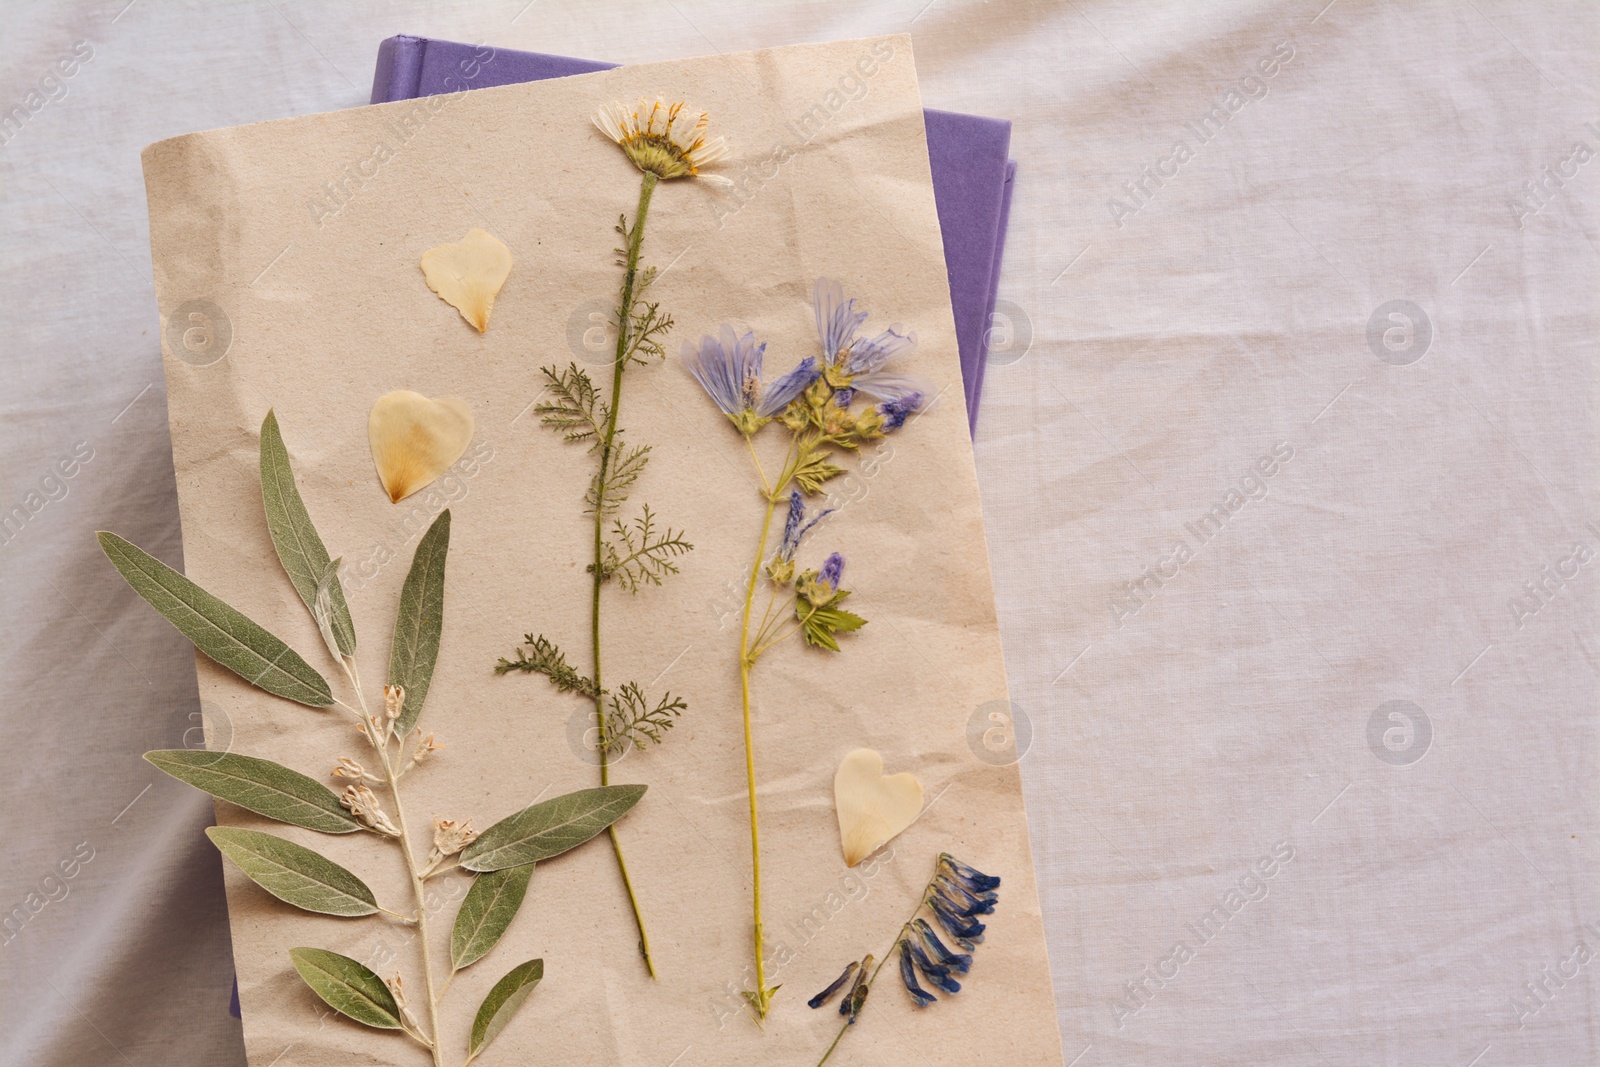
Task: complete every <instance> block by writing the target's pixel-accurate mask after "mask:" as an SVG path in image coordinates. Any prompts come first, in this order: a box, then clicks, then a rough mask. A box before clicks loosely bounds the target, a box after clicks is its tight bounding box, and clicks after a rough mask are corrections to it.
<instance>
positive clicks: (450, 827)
mask: <svg viewBox="0 0 1600 1067" xmlns="http://www.w3.org/2000/svg"><path fill="white" fill-rule="evenodd" d="M477 839H478V831H476V830H474V829H473V828H472V820H471V819H463V820H462V821H461V822H456V821H455V820H454V819H435V820H433V850H434V851H435V852H437V853H438V854H439V855H440V856H454V855H455V854H456V853H457V852H460V851H461V850H462V849H464V848H466V847H467V846H468V845H470V844H472V842H474V841H476V840H477Z"/></svg>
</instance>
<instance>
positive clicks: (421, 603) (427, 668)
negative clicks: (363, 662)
mask: <svg viewBox="0 0 1600 1067" xmlns="http://www.w3.org/2000/svg"><path fill="white" fill-rule="evenodd" d="M449 552H450V509H449V508H446V509H445V510H443V511H441V512H440V513H439V517H438V518H437V519H434V520H433V525H432V526H430V527H428V532H427V533H425V534H423V535H422V540H421V541H419V542H417V554H416V555H415V556H414V557H412V560H411V570H410V571H409V572H408V573H407V574H406V582H405V585H404V586H402V587H401V589H400V615H399V617H398V618H396V619H395V623H394V643H393V644H392V645H391V646H390V648H389V684H390V685H399V686H404V687H405V691H406V704H405V707H404V708H403V709H401V711H400V718H399V719H398V720H396V722H395V727H394V732H395V733H396V734H397V735H399V736H400V737H404V736H405V735H406V734H408V733H410V732H411V729H412V727H414V726H416V725H417V717H418V716H420V715H421V714H422V702H423V701H424V700H426V699H427V698H428V686H430V685H432V684H433V665H434V662H435V661H436V660H438V658H439V631H440V629H441V628H442V627H443V626H444V561H445V556H447V555H448V554H449Z"/></svg>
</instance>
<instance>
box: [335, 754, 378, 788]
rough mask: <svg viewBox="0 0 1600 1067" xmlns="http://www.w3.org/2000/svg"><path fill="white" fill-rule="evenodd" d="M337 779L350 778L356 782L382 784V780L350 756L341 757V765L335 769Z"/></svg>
mask: <svg viewBox="0 0 1600 1067" xmlns="http://www.w3.org/2000/svg"><path fill="white" fill-rule="evenodd" d="M333 776H334V777H335V778H348V779H350V780H351V781H354V782H381V781H383V779H382V778H380V777H378V776H377V775H376V774H373V773H372V772H371V771H369V770H367V769H366V768H365V767H363V766H362V765H361V764H360V763H358V762H357V761H355V760H353V759H351V758H350V757H349V756H340V757H339V765H338V766H337V767H335V768H334V769H333Z"/></svg>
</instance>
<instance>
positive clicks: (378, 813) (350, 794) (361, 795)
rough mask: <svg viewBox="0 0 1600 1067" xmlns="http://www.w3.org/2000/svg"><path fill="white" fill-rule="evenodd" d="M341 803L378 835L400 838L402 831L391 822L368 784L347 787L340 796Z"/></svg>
mask: <svg viewBox="0 0 1600 1067" xmlns="http://www.w3.org/2000/svg"><path fill="white" fill-rule="evenodd" d="M339 803H340V804H342V805H344V807H345V808H347V809H348V810H349V812H350V814H351V815H354V816H355V817H356V818H357V819H360V820H361V821H362V822H363V823H364V824H366V825H367V826H369V827H371V828H372V829H374V830H376V831H378V833H380V834H388V835H389V836H390V837H399V836H400V831H399V830H397V829H396V828H395V825H394V823H392V822H390V821H389V816H388V815H387V814H386V813H385V812H384V810H383V805H382V804H380V803H379V802H378V797H377V795H376V794H375V793H373V791H372V790H371V789H368V788H367V786H366V783H364V782H363V783H361V784H359V785H352V786H346V787H345V791H344V792H343V793H342V794H340V796H339Z"/></svg>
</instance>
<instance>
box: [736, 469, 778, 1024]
mask: <svg viewBox="0 0 1600 1067" xmlns="http://www.w3.org/2000/svg"><path fill="white" fill-rule="evenodd" d="M777 510H778V502H777V500H776V499H774V498H773V497H771V496H768V498H767V515H766V518H765V519H764V520H762V523H761V542H760V544H758V545H757V546H756V554H755V559H754V560H753V561H752V562H751V564H750V583H749V585H748V586H747V587H746V589H745V594H744V627H743V631H742V632H741V634H740V636H739V685H740V690H741V692H742V694H743V698H744V770H745V783H746V787H747V788H748V790H749V793H750V873H751V877H752V878H753V880H754V886H755V888H754V890H753V892H752V894H751V910H752V912H753V913H754V917H755V951H756V990H755V1000H754V1002H753V1005H754V1007H755V1009H756V1018H757V1020H761V1019H765V1018H766V1016H767V1001H768V998H769V996H770V995H771V994H770V993H769V991H768V990H767V971H766V960H765V958H764V955H763V952H762V944H763V939H762V927H761V819H760V816H759V814H758V813H757V811H756V750H755V737H754V735H753V733H752V731H751V726H750V668H751V666H752V665H753V664H754V663H755V657H754V656H752V655H751V648H750V609H751V607H752V605H753V604H754V602H755V598H756V582H757V581H759V580H760V578H761V561H762V560H763V559H765V558H766V555H767V538H768V536H769V535H770V534H771V533H772V514H773V512H775V511H777Z"/></svg>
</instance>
